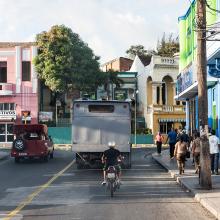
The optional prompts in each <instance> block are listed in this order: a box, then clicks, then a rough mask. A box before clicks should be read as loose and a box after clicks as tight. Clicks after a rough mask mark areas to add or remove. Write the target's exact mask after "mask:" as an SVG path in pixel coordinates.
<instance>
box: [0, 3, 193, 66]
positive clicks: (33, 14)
mask: <svg viewBox="0 0 220 220" xmlns="http://www.w3.org/2000/svg"><path fill="white" fill-rule="evenodd" d="M188 5H189V2H188V0H184V1H183V0H154V1H149V0H136V1H134V0H123V1H118V0H81V1H80V0H19V1H17V0H1V1H0V10H1V20H0V25H1V29H0V41H25V40H27V41H30V40H33V39H34V38H35V34H36V33H39V32H41V31H44V30H48V29H49V28H50V27H51V26H52V25H54V24H65V25H66V26H68V27H70V28H72V30H73V31H74V32H77V33H78V34H79V35H80V36H81V37H82V39H83V40H84V41H86V42H87V43H88V44H89V45H90V47H91V48H92V49H93V50H94V52H95V53H96V54H97V55H100V56H101V58H102V59H101V61H102V62H105V61H107V60H109V59H114V58H115V57H118V56H124V55H125V51H126V50H127V49H128V48H129V47H130V46H131V45H134V44H143V45H144V46H145V47H146V48H155V47H156V43H157V40H158V39H159V38H161V37H162V34H163V32H166V33H169V32H176V33H177V32H178V29H177V18H178V16H181V15H183V14H184V13H185V12H186V10H187V6H188Z"/></svg>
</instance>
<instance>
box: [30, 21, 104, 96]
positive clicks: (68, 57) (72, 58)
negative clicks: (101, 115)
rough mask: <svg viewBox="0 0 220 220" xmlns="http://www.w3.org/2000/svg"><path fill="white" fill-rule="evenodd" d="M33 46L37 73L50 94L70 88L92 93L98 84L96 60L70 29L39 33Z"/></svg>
mask: <svg viewBox="0 0 220 220" xmlns="http://www.w3.org/2000/svg"><path fill="white" fill-rule="evenodd" d="M36 43H37V46H38V55H37V56H36V58H35V59H34V63H35V67H36V71H37V72H38V76H39V78H40V79H42V80H43V81H44V82H45V84H46V85H47V86H48V87H49V88H50V89H51V90H52V91H55V92H64V91H67V90H68V89H70V88H73V87H74V88H75V89H80V91H92V90H93V91H94V89H96V88H97V87H98V86H99V85H100V81H99V77H100V71H99V57H97V56H95V55H94V54H93V51H92V50H91V49H90V48H89V47H88V45H87V44H86V43H84V42H83V41H82V40H81V39H80V37H79V35H78V34H76V33H73V32H72V30H71V29H70V28H68V27H66V26H64V25H55V26H53V27H51V29H50V30H49V31H48V32H46V31H44V32H42V33H40V34H38V35H37V36H36Z"/></svg>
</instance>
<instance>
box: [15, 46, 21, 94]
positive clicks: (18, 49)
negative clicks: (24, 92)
mask: <svg viewBox="0 0 220 220" xmlns="http://www.w3.org/2000/svg"><path fill="white" fill-rule="evenodd" d="M15 51H16V55H15V77H16V93H20V92H21V47H20V46H16V47H15Z"/></svg>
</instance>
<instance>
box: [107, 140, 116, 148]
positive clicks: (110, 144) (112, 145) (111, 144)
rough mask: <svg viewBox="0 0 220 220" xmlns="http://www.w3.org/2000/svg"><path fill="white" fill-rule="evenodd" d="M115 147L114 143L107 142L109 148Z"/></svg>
mask: <svg viewBox="0 0 220 220" xmlns="http://www.w3.org/2000/svg"><path fill="white" fill-rule="evenodd" d="M115 145H116V144H115V142H114V141H111V142H108V146H109V147H115Z"/></svg>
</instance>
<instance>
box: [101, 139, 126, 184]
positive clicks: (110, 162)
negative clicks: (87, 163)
mask: <svg viewBox="0 0 220 220" xmlns="http://www.w3.org/2000/svg"><path fill="white" fill-rule="evenodd" d="M108 147H109V149H108V150H106V151H104V153H103V156H102V163H103V164H104V167H103V177H104V181H103V182H102V185H105V184H106V170H107V169H108V167H109V166H115V168H116V169H117V174H118V181H119V183H120V178H121V167H120V165H119V164H118V161H119V160H121V159H122V157H121V152H120V151H119V150H117V149H115V142H109V143H108Z"/></svg>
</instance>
